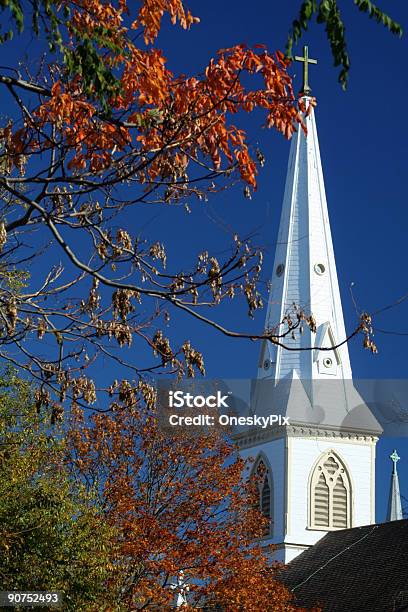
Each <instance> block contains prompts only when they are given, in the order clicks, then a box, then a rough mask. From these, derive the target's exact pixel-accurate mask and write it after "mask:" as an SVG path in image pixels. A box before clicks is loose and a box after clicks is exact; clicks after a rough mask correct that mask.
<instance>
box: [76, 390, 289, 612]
mask: <svg viewBox="0 0 408 612" xmlns="http://www.w3.org/2000/svg"><path fill="white" fill-rule="evenodd" d="M142 391H143V392H144V393H145V398H146V401H145V402H144V403H143V404H142V403H140V402H138V400H137V394H136V393H135V390H133V389H130V388H127V389H125V388H123V389H122V394H121V398H122V399H121V401H120V402H117V403H115V405H114V406H112V408H113V410H112V412H110V413H105V414H94V415H93V416H92V418H91V419H90V421H86V422H84V421H83V420H82V419H81V417H80V414H81V413H78V416H79V420H78V417H77V418H73V421H72V427H71V430H70V433H69V439H70V444H71V448H72V451H73V452H72V457H73V461H74V464H73V465H74V468H75V472H76V474H77V477H78V478H79V479H80V480H82V481H83V482H85V483H88V485H90V486H92V485H93V484H94V483H95V482H97V483H98V486H99V487H100V490H101V497H102V499H103V505H104V508H105V512H106V519H107V521H108V522H109V524H110V525H112V527H114V530H115V531H114V533H116V534H117V540H115V546H114V547H112V550H113V551H114V552H115V554H114V557H113V558H112V563H113V565H114V566H115V568H117V569H116V571H115V574H114V576H113V577H112V580H111V581H110V583H109V589H110V590H112V591H114V592H115V594H116V600H117V602H118V604H119V605H120V606H123V608H124V609H126V610H144V609H160V610H166V609H170V607H171V606H173V605H174V604H175V602H176V599H177V596H178V595H182V594H184V596H185V598H186V600H187V603H188V608H187V609H197V607H198V608H201V607H203V606H204V605H205V606H207V609H211V607H212V606H215V604H217V606H220V607H218V608H217V609H222V610H225V611H231V612H233V611H234V612H236V611H237V610H245V611H248V612H249V611H251V610H253V611H259V610H265V611H271V612H272V611H273V612H280V611H281V612H283V611H286V612H289V611H292V610H293V611H294V610H295V609H296V608H295V606H294V604H293V603H292V600H291V596H290V595H289V592H288V591H287V590H286V589H285V588H284V587H283V585H282V584H281V583H279V582H278V581H277V580H276V575H275V574H276V570H275V569H274V568H273V567H271V564H270V561H269V557H268V555H269V553H270V552H271V551H270V550H269V549H264V548H262V545H261V544H260V543H261V542H262V540H259V539H258V538H261V536H262V535H263V533H264V529H265V524H266V522H267V520H266V519H265V518H264V517H263V515H262V514H261V512H260V510H259V509H258V505H257V504H256V503H255V499H254V496H255V495H256V492H255V489H256V487H255V485H256V483H255V482H254V480H252V479H249V480H247V479H244V480H243V479H242V476H243V473H245V471H246V470H248V469H249V467H250V464H246V463H245V462H244V461H243V460H241V459H239V458H238V456H237V453H236V449H235V448H234V446H233V445H231V444H230V443H229V442H228V441H226V439H225V436H223V435H220V433H219V432H217V431H214V430H212V431H211V432H208V435H205V434H203V432H200V433H199V434H196V435H194V434H192V433H191V431H187V430H184V431H183V430H182V429H181V430H179V431H178V432H177V433H176V434H174V432H172V433H170V432H169V431H168V430H167V431H166V429H162V428H161V427H160V426H159V421H158V419H157V411H156V408H155V404H154V403H153V402H154V397H153V396H151V395H150V390H149V389H148V388H143V389H142ZM187 429H188V428H187Z"/></svg>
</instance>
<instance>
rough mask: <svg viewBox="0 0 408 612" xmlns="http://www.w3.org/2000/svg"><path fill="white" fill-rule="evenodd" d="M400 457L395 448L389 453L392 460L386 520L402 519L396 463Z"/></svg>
mask: <svg viewBox="0 0 408 612" xmlns="http://www.w3.org/2000/svg"><path fill="white" fill-rule="evenodd" d="M400 458H401V457H399V456H398V453H397V451H396V450H394V452H393V453H392V454H391V455H390V459H391V461H392V462H393V467H392V474H391V487H390V498H389V500H388V512H387V521H399V520H401V519H403V518H404V517H403V514H402V504H401V495H400V488H399V480H398V472H397V463H398V461H399V460H400Z"/></svg>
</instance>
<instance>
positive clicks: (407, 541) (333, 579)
mask: <svg viewBox="0 0 408 612" xmlns="http://www.w3.org/2000/svg"><path fill="white" fill-rule="evenodd" d="M281 580H282V582H284V583H285V584H286V585H287V586H288V587H289V589H290V590H291V591H292V592H293V593H294V595H295V596H296V600H297V602H298V603H299V604H301V605H303V606H305V607H306V608H311V607H312V606H313V605H316V604H320V607H321V608H322V610H324V612H402V611H403V610H408V520H402V521H392V522H389V523H381V524H378V525H367V526H364V527H354V528H353V529H342V530H340V531H332V532H329V533H328V534H327V535H325V536H324V537H323V538H322V539H321V540H320V541H319V542H318V543H317V544H315V545H314V546H312V547H311V548H309V549H308V550H306V551H305V552H303V553H302V554H301V555H299V557H296V559H294V560H293V561H292V562H291V563H289V565H288V566H287V569H285V570H284V571H283V572H282V575H281Z"/></svg>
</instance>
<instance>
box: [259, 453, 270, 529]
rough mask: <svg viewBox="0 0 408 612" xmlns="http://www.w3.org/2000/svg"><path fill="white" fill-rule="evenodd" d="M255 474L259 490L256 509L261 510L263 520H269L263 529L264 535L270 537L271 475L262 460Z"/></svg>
mask: <svg viewBox="0 0 408 612" xmlns="http://www.w3.org/2000/svg"><path fill="white" fill-rule="evenodd" d="M255 474H256V480H257V485H258V490H259V498H258V499H259V506H258V507H259V509H260V510H261V512H262V514H263V515H264V516H265V518H267V519H269V524H268V525H267V526H266V528H265V532H264V535H271V534H272V531H273V529H272V528H273V521H272V518H273V517H272V514H273V501H272V499H273V498H272V492H273V486H272V480H271V478H272V475H271V473H270V471H269V469H268V468H267V467H266V465H265V463H264V462H263V461H262V460H260V461H259V462H258V464H257V467H256V470H255Z"/></svg>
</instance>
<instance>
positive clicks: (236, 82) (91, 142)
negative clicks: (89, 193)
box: [8, 0, 302, 188]
mask: <svg viewBox="0 0 408 612" xmlns="http://www.w3.org/2000/svg"><path fill="white" fill-rule="evenodd" d="M66 4H67V6H70V7H71V9H73V11H72V18H71V20H70V25H69V26H68V27H69V31H70V35H71V37H72V39H73V40H74V38H75V36H76V37H78V36H82V37H84V38H85V39H88V40H89V39H92V38H93V40H94V46H95V48H96V49H97V51H98V52H99V54H100V56H101V58H102V59H103V62H104V65H105V66H106V68H107V69H109V70H111V69H113V68H114V69H115V75H116V76H117V78H118V90H117V93H116V94H112V96H111V99H110V101H109V104H110V107H111V111H112V112H111V115H109V116H108V115H107V114H106V112H102V111H101V108H100V105H99V104H98V102H97V99H95V100H92V99H89V96H86V95H85V94H84V93H83V88H82V85H81V84H82V76H81V75H80V74H78V75H77V76H76V77H75V78H73V79H71V80H67V79H64V78H63V77H61V78H60V79H59V80H58V81H57V82H56V83H55V84H54V86H53V87H52V90H51V96H50V97H49V99H48V100H45V101H43V103H42V104H40V106H39V108H38V109H37V111H36V112H35V113H34V115H33V121H32V122H31V123H30V124H28V125H27V128H26V130H25V132H23V133H22V134H20V137H19V138H18V139H17V140H18V142H15V143H14V147H13V146H12V145H13V143H11V144H10V147H9V150H8V153H9V154H10V156H11V157H12V158H15V159H16V160H17V159H18V156H19V155H20V154H21V149H24V148H25V154H28V153H29V152H30V151H32V150H33V149H37V151H38V149H40V150H42V149H49V147H50V138H49V137H47V136H48V135H49V134H50V131H52V130H54V129H55V128H56V129H57V131H58V141H59V143H60V144H61V145H65V146H66V147H67V149H66V150H68V152H69V157H70V159H69V166H68V169H71V170H73V171H74V172H75V173H78V172H81V171H86V172H91V173H93V172H101V171H103V170H106V169H110V168H112V167H113V166H114V164H115V162H116V161H117V158H118V157H120V158H121V159H122V160H123V159H124V156H126V155H129V156H133V158H134V153H135V149H136V150H137V151H138V154H139V156H140V157H141V158H142V160H143V159H144V156H145V155H148V156H151V157H150V158H149V164H148V165H149V167H148V169H147V171H146V172H145V170H144V168H145V166H146V163H145V161H146V160H145V161H144V162H143V163H142V166H143V170H141V171H140V172H139V173H138V174H137V173H135V174H136V178H138V179H139V180H140V182H142V183H143V182H145V181H148V182H150V183H154V182H155V181H156V182H159V183H160V182H163V181H165V182H169V178H171V177H172V178H173V182H174V181H175V180H176V179H177V178H178V177H184V179H183V181H184V182H186V181H187V180H188V176H189V174H188V172H189V169H190V166H192V165H194V164H202V163H204V165H205V167H207V168H208V169H209V170H211V171H212V172H213V173H215V174H216V175H217V176H222V175H223V174H225V173H227V176H228V173H231V171H232V170H233V169H234V168H236V169H238V171H239V175H240V177H241V179H242V181H243V182H244V183H246V184H247V185H249V186H251V187H252V188H256V174H257V167H256V163H255V161H254V159H253V157H252V154H251V153H250V150H249V147H248V143H247V142H246V135H245V133H244V132H243V131H242V130H240V129H238V128H237V127H236V126H234V125H232V124H231V123H230V118H231V116H232V115H236V114H237V113H238V112H239V111H245V112H252V111H253V110H254V109H256V108H261V109H264V110H265V112H266V124H267V126H268V127H274V128H275V129H277V130H278V131H279V132H281V133H282V134H284V135H285V136H286V137H287V138H289V137H290V136H291V135H292V133H293V131H294V129H295V124H296V123H302V118H301V114H300V112H299V110H298V108H297V106H296V104H295V99H294V96H293V91H292V86H291V79H290V77H289V75H288V73H287V67H288V62H287V60H286V59H285V58H284V56H283V55H282V54H281V53H279V52H278V53H276V54H275V55H272V54H270V53H268V52H267V50H266V49H264V48H262V46H258V47H257V48H254V49H250V48H247V47H246V46H245V45H237V46H235V47H232V48H230V49H224V50H222V51H220V52H219V53H218V57H217V58H216V59H211V61H210V62H209V65H208V66H207V68H206V70H205V74H204V75H203V76H201V77H198V76H196V77H189V78H187V77H176V76H174V75H173V74H172V73H171V72H170V71H169V70H168V69H167V67H166V59H165V57H164V56H163V54H162V52H161V51H160V50H159V49H157V48H147V49H142V48H140V47H137V46H136V44H135V43H134V42H132V40H131V38H130V36H128V35H127V33H128V31H129V30H128V28H127V26H126V25H125V22H126V19H125V18H124V17H125V16H126V15H127V13H129V11H130V7H128V6H127V4H126V2H125V0H122V2H120V4H119V7H115V6H114V5H113V4H112V3H109V2H101V1H100V0H75V2H67V3H66ZM165 12H167V13H169V14H170V17H171V20H172V22H173V23H175V22H176V21H179V22H180V24H181V25H182V27H184V28H188V27H189V26H190V25H191V24H192V23H193V22H194V21H197V20H196V19H195V18H193V17H192V16H191V13H190V12H189V11H185V9H184V7H183V4H182V2H181V0H144V1H143V2H142V4H141V7H140V11H139V14H138V16H137V19H136V20H135V21H134V22H133V25H132V27H138V28H142V31H143V35H144V38H145V41H146V43H152V42H153V41H154V40H155V38H156V36H157V34H158V31H159V28H160V23H161V18H162V16H163V14H164V13H165ZM101 31H103V32H104V33H103V35H101V38H100V39H95V36H96V33H97V32H99V33H100V32H101ZM95 40H98V41H99V42H98V43H96V42H95ZM72 44H73V46H74V47H75V43H74V42H72ZM98 44H99V46H100V47H101V48H100V49H98ZM248 74H249V75H252V76H253V78H254V79H255V80H257V81H258V80H259V79H258V77H257V76H256V75H259V76H260V77H261V82H260V83H259V86H258V87H256V88H254V89H249V88H248V87H247V85H246V84H245V83H246V82H247V79H245V83H244V79H243V77H244V75H248ZM181 158H182V160H183V162H182V163H180V159H181ZM150 162H151V163H150Z"/></svg>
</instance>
